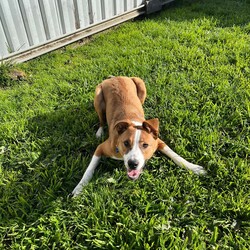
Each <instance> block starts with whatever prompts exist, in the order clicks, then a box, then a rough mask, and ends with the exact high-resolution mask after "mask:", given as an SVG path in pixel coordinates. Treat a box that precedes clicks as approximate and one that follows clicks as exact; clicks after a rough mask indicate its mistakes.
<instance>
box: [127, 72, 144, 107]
mask: <svg viewBox="0 0 250 250" xmlns="http://www.w3.org/2000/svg"><path fill="white" fill-rule="evenodd" d="M131 79H132V81H133V82H134V83H135V85H136V90H137V96H138V97H139V99H140V101H141V104H143V103H144V101H145V99H146V95H147V90H146V87H145V83H144V81H143V80H142V79H141V78H139V77H131Z"/></svg>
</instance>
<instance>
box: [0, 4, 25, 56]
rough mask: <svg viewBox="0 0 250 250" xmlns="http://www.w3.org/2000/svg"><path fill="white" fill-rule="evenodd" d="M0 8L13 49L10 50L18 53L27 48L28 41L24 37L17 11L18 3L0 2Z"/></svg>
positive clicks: (21, 21) (19, 14)
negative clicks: (0, 8)
mask: <svg viewBox="0 0 250 250" xmlns="http://www.w3.org/2000/svg"><path fill="white" fill-rule="evenodd" d="M1 7H2V11H3V15H4V18H5V21H6V25H7V27H5V28H6V29H8V31H9V33H10V38H9V39H10V40H11V42H12V44H13V48H10V50H14V51H18V50H23V49H26V48H28V47H29V41H28V39H27V36H26V31H25V28H24V25H23V20H22V16H21V13H20V10H19V6H18V2H17V1H16V0H8V1H2V2H1Z"/></svg>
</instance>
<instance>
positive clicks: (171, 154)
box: [161, 146, 206, 175]
mask: <svg viewBox="0 0 250 250" xmlns="http://www.w3.org/2000/svg"><path fill="white" fill-rule="evenodd" d="M161 152H162V153H164V154H165V155H167V156H168V157H169V158H171V159H172V160H173V161H174V162H175V163H176V164H177V165H178V166H180V167H185V168H187V169H189V170H191V171H193V172H194V173H195V174H199V175H204V174H206V171H205V170H204V168H203V167H202V166H199V165H196V164H193V163H191V162H189V161H187V160H185V159H184V158H182V157H181V156H180V155H178V154H176V153H175V152H174V151H173V150H172V149H171V148H170V147H168V146H165V147H164V148H163V149H162V150H161Z"/></svg>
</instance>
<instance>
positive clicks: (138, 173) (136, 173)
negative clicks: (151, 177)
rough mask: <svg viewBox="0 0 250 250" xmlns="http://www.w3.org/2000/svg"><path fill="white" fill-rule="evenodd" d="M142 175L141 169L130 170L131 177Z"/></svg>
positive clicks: (135, 177)
mask: <svg viewBox="0 0 250 250" xmlns="http://www.w3.org/2000/svg"><path fill="white" fill-rule="evenodd" d="M139 175H140V171H139V170H130V171H128V176H129V178H131V179H137V178H138V177H139Z"/></svg>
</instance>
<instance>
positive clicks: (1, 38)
mask: <svg viewBox="0 0 250 250" xmlns="http://www.w3.org/2000/svg"><path fill="white" fill-rule="evenodd" d="M8 54H9V51H8V42H7V40H6V37H5V34H4V30H3V26H2V24H1V22H0V59H2V58H4V57H5V56H6V55H8Z"/></svg>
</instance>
